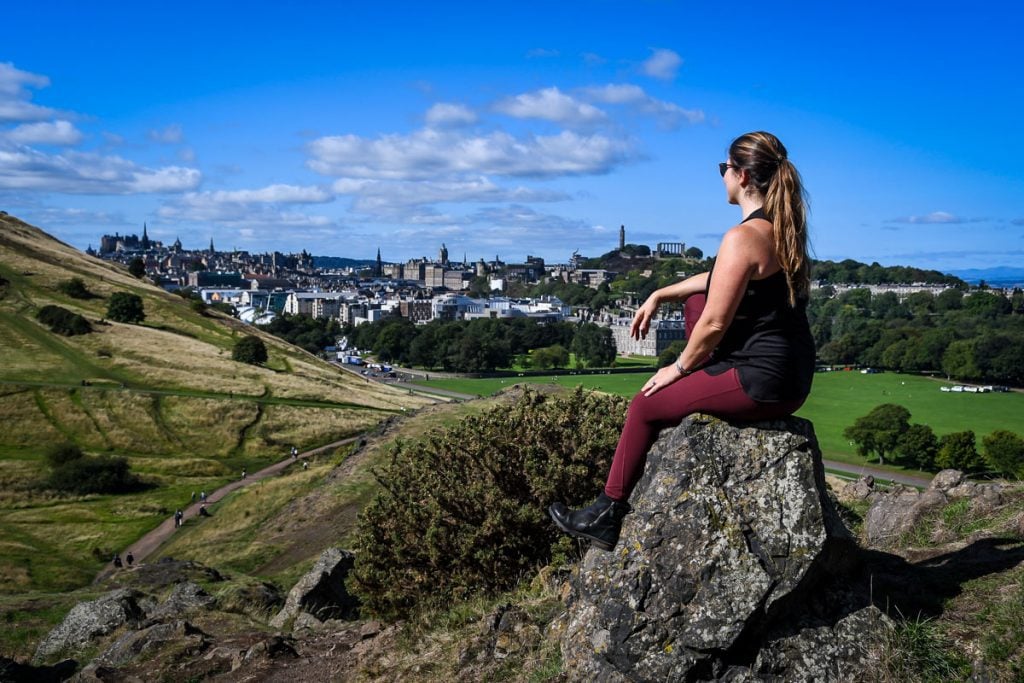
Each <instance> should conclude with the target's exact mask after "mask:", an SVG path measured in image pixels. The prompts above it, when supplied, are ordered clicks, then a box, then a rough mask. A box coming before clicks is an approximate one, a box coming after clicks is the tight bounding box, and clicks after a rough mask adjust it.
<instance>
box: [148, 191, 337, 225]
mask: <svg viewBox="0 0 1024 683" xmlns="http://www.w3.org/2000/svg"><path fill="white" fill-rule="evenodd" d="M333 199H334V196H333V195H332V194H331V193H330V192H328V191H327V190H325V189H324V188H321V187H315V186H298V185H268V186H267V187H262V188H259V189H254V190H249V189H243V190H215V191H211V192H188V193H186V194H184V195H182V196H181V197H180V198H178V199H176V200H174V201H172V202H168V203H167V204H164V205H163V206H162V207H160V209H159V211H158V214H159V215H160V217H161V218H165V219H168V220H178V221H198V222H211V223H219V224H222V225H227V226H232V227H239V226H246V227H249V228H252V227H263V228H269V227H272V226H274V225H279V226H282V227H321V226H328V225H332V224H333V221H332V219H330V218H328V217H327V216H316V215H310V214H306V213H303V212H300V211H294V210H291V209H286V208H283V205H287V204H314V203H324V202H329V201H332V200H333Z"/></svg>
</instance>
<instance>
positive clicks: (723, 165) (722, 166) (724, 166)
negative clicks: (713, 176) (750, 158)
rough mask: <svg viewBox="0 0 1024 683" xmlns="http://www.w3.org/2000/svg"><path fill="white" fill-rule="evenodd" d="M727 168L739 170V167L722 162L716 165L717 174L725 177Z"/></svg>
mask: <svg viewBox="0 0 1024 683" xmlns="http://www.w3.org/2000/svg"><path fill="white" fill-rule="evenodd" d="M727 168H739V166H737V165H735V164H729V163H726V162H724V161H723V162H721V163H720V164H718V172H719V173H721V174H722V177H723V178H724V177H725V169H727Z"/></svg>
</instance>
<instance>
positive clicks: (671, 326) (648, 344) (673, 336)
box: [611, 318, 686, 356]
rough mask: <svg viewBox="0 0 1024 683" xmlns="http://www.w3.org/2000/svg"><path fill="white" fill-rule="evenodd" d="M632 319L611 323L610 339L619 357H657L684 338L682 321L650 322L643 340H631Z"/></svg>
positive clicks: (684, 326)
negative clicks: (673, 343) (613, 341)
mask: <svg viewBox="0 0 1024 683" xmlns="http://www.w3.org/2000/svg"><path fill="white" fill-rule="evenodd" d="M632 322H633V319H632V318H616V319H615V320H614V321H612V324H611V330H612V339H613V340H615V349H616V352H617V353H618V354H619V355H620V356H657V355H660V354H661V352H662V351H664V350H665V349H667V348H668V347H669V346H671V345H672V342H676V341H680V340H682V339H685V338H686V325H685V321H683V320H664V319H660V320H652V321H651V329H650V330H649V331H648V333H647V337H646V338H645V339H633V338H632V337H631V336H629V328H630V325H631V324H632Z"/></svg>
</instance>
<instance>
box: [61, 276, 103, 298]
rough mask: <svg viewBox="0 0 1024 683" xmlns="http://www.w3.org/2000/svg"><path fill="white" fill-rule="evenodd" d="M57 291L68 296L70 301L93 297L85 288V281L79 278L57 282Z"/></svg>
mask: <svg viewBox="0 0 1024 683" xmlns="http://www.w3.org/2000/svg"><path fill="white" fill-rule="evenodd" d="M57 290H58V291H60V292H61V293H62V294H66V295H67V296H70V297H71V298H72V299H92V298H93V297H94V296H95V295H94V294H93V293H92V292H90V291H89V290H88V289H87V288H86V286H85V281H84V280H82V278H80V277H73V278H71V279H70V280H62V281H61V282H58V283H57Z"/></svg>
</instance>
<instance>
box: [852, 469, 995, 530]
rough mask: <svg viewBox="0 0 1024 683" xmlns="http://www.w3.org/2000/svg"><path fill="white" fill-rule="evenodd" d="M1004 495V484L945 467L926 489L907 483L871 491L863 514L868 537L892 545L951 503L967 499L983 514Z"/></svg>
mask: <svg viewBox="0 0 1024 683" xmlns="http://www.w3.org/2000/svg"><path fill="white" fill-rule="evenodd" d="M1004 497H1005V496H1004V490H1003V486H1002V485H1001V484H998V483H980V484H979V483H974V482H970V481H967V478H966V477H965V476H964V473H963V472H960V471H958V470H942V471H941V472H939V473H938V474H936V475H935V477H934V478H933V479H932V481H931V483H930V484H929V485H928V488H926V489H925V490H923V491H918V490H917V489H913V488H909V487H905V486H897V487H894V488H892V489H890V490H889V491H872V493H871V494H870V495H869V496H867V500H869V501H870V502H871V507H869V508H868V511H867V514H865V516H864V536H865V540H866V541H867V544H868V545H869V546H871V547H876V548H887V547H893V546H894V545H897V544H901V543H902V542H904V541H907V540H908V538H907V537H908V535H909V534H911V532H913V531H914V530H915V529H916V528H918V526H919V525H920V524H921V523H922V522H924V521H925V520H926V519H928V518H933V517H937V516H938V515H939V514H940V513H941V511H942V510H943V509H944V508H946V506H947V505H950V504H951V503H954V502H956V501H959V500H967V501H968V506H969V509H970V512H971V513H972V514H974V515H984V514H987V513H989V512H991V511H993V510H995V509H996V508H998V507H999V506H1001V505H1002V504H1003V503H1004V502H1005V501H1004ZM930 540H933V541H940V540H942V539H930Z"/></svg>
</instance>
